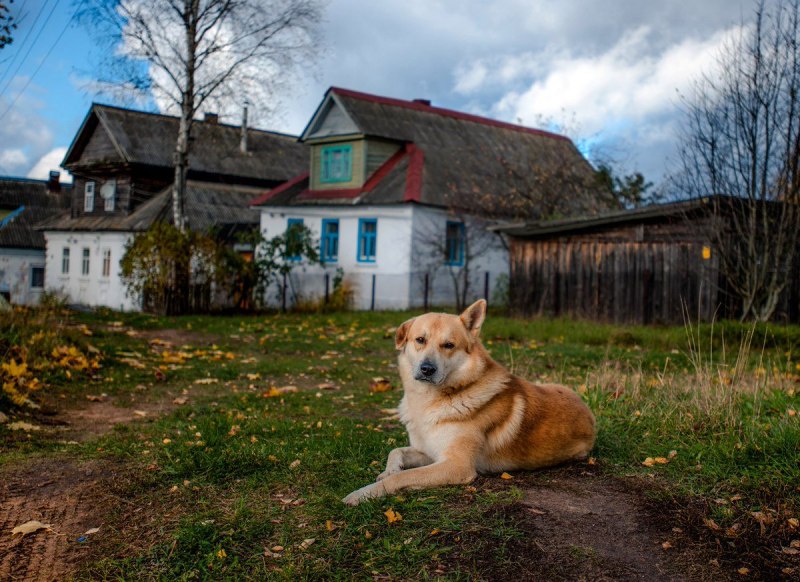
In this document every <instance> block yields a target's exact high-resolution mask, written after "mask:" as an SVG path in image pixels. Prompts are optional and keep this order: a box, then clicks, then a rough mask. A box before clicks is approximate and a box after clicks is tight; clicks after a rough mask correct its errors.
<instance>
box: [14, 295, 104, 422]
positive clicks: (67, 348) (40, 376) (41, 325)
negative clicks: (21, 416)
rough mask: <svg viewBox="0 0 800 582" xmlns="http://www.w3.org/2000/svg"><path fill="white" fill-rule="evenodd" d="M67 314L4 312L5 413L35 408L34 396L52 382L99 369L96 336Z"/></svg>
mask: <svg viewBox="0 0 800 582" xmlns="http://www.w3.org/2000/svg"><path fill="white" fill-rule="evenodd" d="M64 314H65V312H64V311H61V310H55V309H42V308H19V307H18V308H16V309H13V310H11V311H6V312H0V361H2V362H3V363H2V364H0V386H1V387H2V390H1V391H0V408H5V407H7V406H8V405H9V404H13V405H16V406H24V405H31V404H33V402H32V401H31V397H32V395H33V394H34V393H35V392H38V391H39V390H41V389H43V388H45V387H46V386H47V383H48V382H49V381H52V380H55V379H59V380H73V379H75V380H77V379H78V378H79V377H81V376H85V375H87V374H88V375H91V374H93V373H94V372H95V371H96V370H97V369H98V368H99V367H100V363H99V356H98V355H97V350H96V349H94V348H93V347H92V346H91V345H90V344H89V343H88V341H87V337H89V335H91V332H90V331H89V330H88V329H87V328H86V327H85V326H70V325H68V324H67V321H66V317H65V315H64ZM73 372H74V373H75V374H74V375H73Z"/></svg>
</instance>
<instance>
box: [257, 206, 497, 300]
mask: <svg viewBox="0 0 800 582" xmlns="http://www.w3.org/2000/svg"><path fill="white" fill-rule="evenodd" d="M293 218H302V219H303V224H304V225H305V226H307V227H308V228H309V229H310V230H311V231H312V232H313V233H314V236H315V238H320V235H321V231H322V220H323V219H326V218H327V219H330V218H338V219H339V257H338V260H337V261H336V262H335V263H329V264H326V265H325V266H320V265H308V264H300V265H298V266H297V268H296V269H295V272H294V273H293V274H292V284H293V287H294V288H295V289H299V290H300V293H301V295H302V297H303V298H304V299H312V298H313V299H321V298H322V297H323V296H324V293H325V273H328V274H329V275H330V285H331V289H332V281H333V276H334V274H335V272H336V269H337V267H341V268H342V269H343V270H344V273H345V280H346V281H348V282H350V283H351V284H352V285H353V286H354V287H355V291H356V294H355V301H354V308H355V309H370V307H371V304H372V281H373V275H374V276H375V309H408V308H410V307H422V306H423V304H424V281H425V277H424V274H425V272H426V271H427V272H429V296H428V297H429V306H436V305H441V306H451V305H454V304H455V295H454V292H453V286H452V278H451V277H450V276H449V275H448V270H449V269H451V268H455V267H448V266H446V265H445V264H444V257H443V256H442V250H441V248H430V247H426V245H423V244H421V240H422V238H421V237H420V233H423V232H424V233H426V234H427V233H436V232H440V233H441V237H442V239H444V236H445V227H446V223H447V219H448V218H447V213H446V212H445V211H444V210H439V209H434V208H429V207H424V206H419V205H414V204H398V205H391V206H389V205H387V206H322V205H320V206H302V207H298V206H291V207H264V208H262V209H261V231H262V233H263V234H264V236H265V237H266V238H272V237H274V236H277V235H280V234H283V233H284V232H285V230H286V227H287V225H288V222H289V219H293ZM359 218H377V220H378V236H377V255H376V261H375V262H374V263H362V262H359V261H358V260H357V245H358V222H359ZM498 241H499V239H498ZM432 264H436V265H437V266H438V268H434V269H432V268H431V265H432ZM508 269H509V266H508V253H507V251H506V250H505V248H504V247H502V246H501V245H498V246H497V248H495V249H492V250H491V252H488V253H486V254H485V255H484V256H482V257H481V258H480V259H478V260H475V261H474V262H473V263H472V264H471V271H472V275H471V277H470V279H471V285H470V292H469V300H474V299H477V298H479V297H483V294H484V283H485V279H484V278H485V273H486V272H489V277H490V281H489V286H490V296H491V292H492V289H494V286H495V284H496V280H497V277H498V275H500V274H503V273H505V274H507V273H508ZM267 299H268V303H269V304H270V305H273V306H280V305H281V297H280V292H279V289H278V288H277V287H275V288H273V289H271V290H270V292H269V296H268V298H267ZM287 305H288V306H291V305H292V298H291V295H290V296H289V297H288V298H287Z"/></svg>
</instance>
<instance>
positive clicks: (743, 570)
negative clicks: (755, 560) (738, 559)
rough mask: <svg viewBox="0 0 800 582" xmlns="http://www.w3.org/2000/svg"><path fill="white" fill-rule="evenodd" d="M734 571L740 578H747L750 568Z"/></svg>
mask: <svg viewBox="0 0 800 582" xmlns="http://www.w3.org/2000/svg"><path fill="white" fill-rule="evenodd" d="M736 571H737V572H739V574H741V575H742V576H747V575H748V574H749V573H750V568H739V569H738V570H736Z"/></svg>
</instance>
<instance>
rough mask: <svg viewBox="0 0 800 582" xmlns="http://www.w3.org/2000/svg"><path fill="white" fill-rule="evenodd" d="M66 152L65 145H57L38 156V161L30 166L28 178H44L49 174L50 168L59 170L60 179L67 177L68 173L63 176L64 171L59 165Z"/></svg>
mask: <svg viewBox="0 0 800 582" xmlns="http://www.w3.org/2000/svg"><path fill="white" fill-rule="evenodd" d="M66 153H67V148H65V147H58V148H55V149H53V150H50V151H49V152H47V153H46V154H44V155H43V156H42V157H41V158H39V161H38V162H36V163H35V164H34V166H33V168H31V170H30V172H28V178H35V179H37V180H46V179H47V178H48V177H49V175H50V170H58V171H60V172H61V173H62V176H61V178H62V181H63V180H64V179H65V178H68V177H69V175H67V176H65V175H64V171H63V170H62V169H61V167H60V166H61V162H62V160H63V159H64V156H65V155H66Z"/></svg>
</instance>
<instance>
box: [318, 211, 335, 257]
mask: <svg viewBox="0 0 800 582" xmlns="http://www.w3.org/2000/svg"><path fill="white" fill-rule="evenodd" d="M320 247H321V248H320V252H319V257H320V260H321V261H322V262H323V263H335V262H336V261H337V260H338V259H339V219H338V218H325V219H323V220H322V240H321V241H320Z"/></svg>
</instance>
